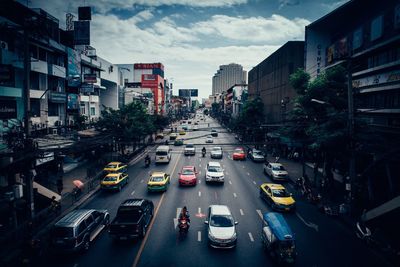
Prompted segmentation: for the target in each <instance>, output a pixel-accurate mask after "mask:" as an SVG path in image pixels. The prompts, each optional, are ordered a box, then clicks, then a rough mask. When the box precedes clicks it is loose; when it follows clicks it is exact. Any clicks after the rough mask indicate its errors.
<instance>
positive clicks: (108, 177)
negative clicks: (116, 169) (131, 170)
mask: <svg viewBox="0 0 400 267" xmlns="http://www.w3.org/2000/svg"><path fill="white" fill-rule="evenodd" d="M104 181H105V182H115V181H117V177H116V176H106V177H105V178H104Z"/></svg>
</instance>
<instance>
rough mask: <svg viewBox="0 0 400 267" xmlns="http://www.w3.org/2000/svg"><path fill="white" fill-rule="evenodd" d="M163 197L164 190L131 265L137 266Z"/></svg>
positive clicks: (176, 163)
mask: <svg viewBox="0 0 400 267" xmlns="http://www.w3.org/2000/svg"><path fill="white" fill-rule="evenodd" d="M180 157H181V154H180V155H179V156H178V159H177V160H176V162H175V165H174V168H173V169H172V172H171V173H172V174H173V173H174V172H175V169H176V166H177V165H178V162H179V158H180ZM164 197H165V192H164V193H163V194H162V195H161V198H160V201H159V202H158V205H157V208H156V211H155V212H154V215H153V219H152V220H151V222H150V224H149V227H148V229H147V232H146V235H145V236H144V238H143V241H142V243H141V244H140V248H139V251H138V253H137V254H136V257H135V261H134V262H133V265H132V267H137V265H138V263H139V260H140V257H141V256H142V253H143V250H144V246H145V245H146V242H147V239H148V238H149V235H150V232H151V229H152V228H153V225H154V222H155V221H156V218H157V214H158V211H159V210H160V207H161V204H162V203H163V201H164Z"/></svg>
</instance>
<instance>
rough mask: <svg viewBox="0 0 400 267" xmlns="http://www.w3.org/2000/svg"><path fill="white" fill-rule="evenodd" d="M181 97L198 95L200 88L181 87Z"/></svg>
mask: <svg viewBox="0 0 400 267" xmlns="http://www.w3.org/2000/svg"><path fill="white" fill-rule="evenodd" d="M179 96H180V97H198V96H199V90H198V89H179Z"/></svg>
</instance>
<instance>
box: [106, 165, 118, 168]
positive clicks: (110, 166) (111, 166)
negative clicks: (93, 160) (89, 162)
mask: <svg viewBox="0 0 400 267" xmlns="http://www.w3.org/2000/svg"><path fill="white" fill-rule="evenodd" d="M107 168H112V169H114V168H118V164H108V165H107Z"/></svg>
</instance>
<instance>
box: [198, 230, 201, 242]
mask: <svg viewBox="0 0 400 267" xmlns="http://www.w3.org/2000/svg"><path fill="white" fill-rule="evenodd" d="M197 241H199V242H201V231H198V232H197Z"/></svg>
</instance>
